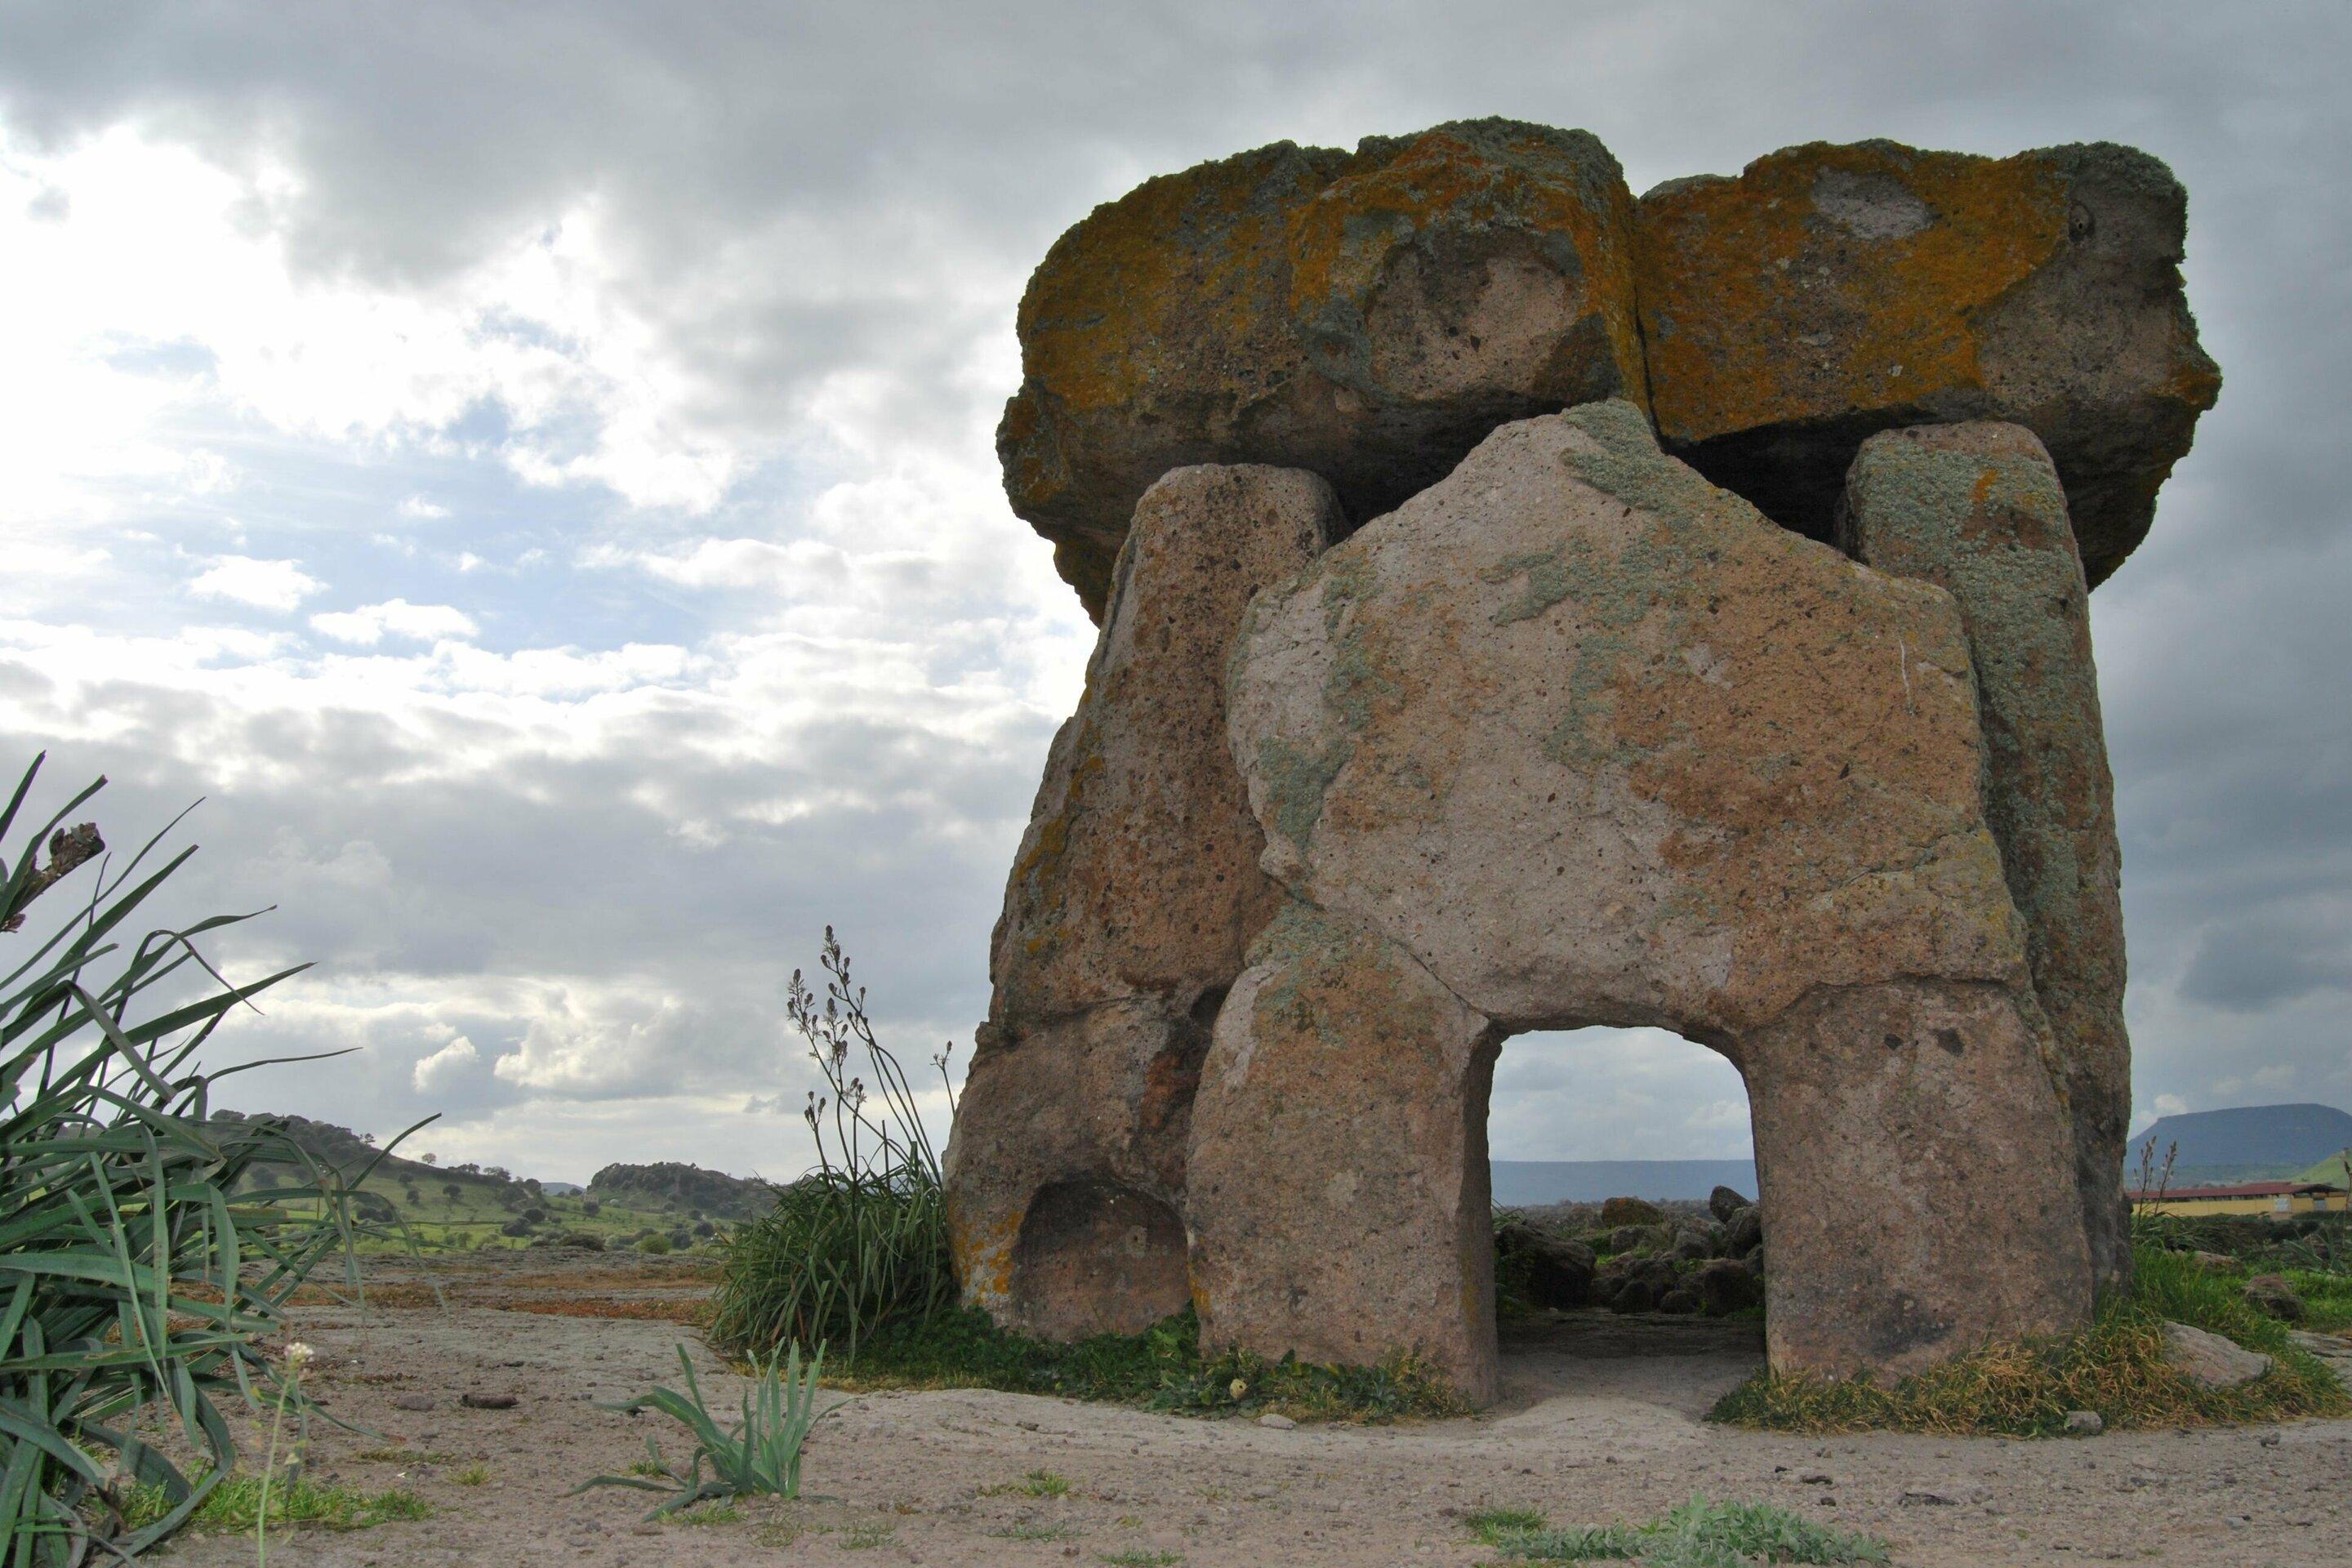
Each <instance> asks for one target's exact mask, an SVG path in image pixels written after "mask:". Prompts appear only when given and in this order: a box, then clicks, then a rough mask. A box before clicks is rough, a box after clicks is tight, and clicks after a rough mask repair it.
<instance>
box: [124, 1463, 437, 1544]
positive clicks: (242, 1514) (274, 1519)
mask: <svg viewBox="0 0 2352 1568" xmlns="http://www.w3.org/2000/svg"><path fill="white" fill-rule="evenodd" d="M169 1509H170V1503H169V1502H168V1500H167V1499H166V1497H165V1494H164V1491H163V1488H161V1487H141V1488H138V1489H136V1490H134V1491H133V1492H132V1493H131V1496H130V1498H129V1500H127V1501H126V1503H125V1505H124V1507H123V1510H122V1513H123V1518H124V1520H125V1521H127V1522H128V1523H129V1524H130V1525H131V1527H132V1528H133V1529H136V1528H139V1527H140V1526H142V1525H145V1524H148V1523H151V1522H152V1521H155V1520H158V1519H161V1518H163V1516H164V1514H165V1513H166V1512H168V1511H169ZM260 1514H261V1478H260V1477H258V1476H237V1477H233V1478H232V1479H228V1480H226V1481H223V1482H222V1483H221V1484H220V1485H219V1486H217V1487H215V1488H214V1489H213V1490H212V1491H211V1492H210V1493H209V1494H207V1495H206V1497H205V1500H204V1501H203V1502H202V1503H200V1504H198V1505H197V1507H196V1509H195V1511H194V1513H192V1514H190V1515H189V1517H188V1520H187V1524H188V1527H189V1528H191V1529H195V1530H245V1531H249V1530H251V1529H252V1528H253V1526H254V1522H255V1521H256V1520H257V1519H258V1518H259V1517H260ZM432 1517H433V1505H432V1504H430V1503H428V1502H426V1501H425V1500H424V1499H423V1498H421V1497H418V1496H417V1495H416V1494H415V1492H411V1491H403V1490H401V1489H397V1488H395V1489H392V1490H390V1491H381V1492H371V1491H363V1490H362V1489H359V1488H357V1487H347V1486H330V1485H321V1484H320V1483H318V1482H316V1481H310V1480H305V1479H293V1480H288V1479H284V1478H282V1477H281V1478H279V1479H278V1480H276V1481H274V1482H272V1483H271V1485H270V1488H269V1526H270V1528H271V1529H272V1530H276V1529H277V1528H278V1527H279V1526H280V1525H298V1524H308V1525H315V1526H317V1527H318V1528H320V1529H321V1530H334V1531H349V1530H371V1529H373V1528H374V1527H375V1526H377V1525H379V1524H391V1523H394V1522H395V1521H404V1520H417V1519H430V1518H432Z"/></svg>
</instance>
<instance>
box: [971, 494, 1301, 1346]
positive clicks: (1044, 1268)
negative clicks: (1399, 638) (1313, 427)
mask: <svg viewBox="0 0 2352 1568" xmlns="http://www.w3.org/2000/svg"><path fill="white" fill-rule="evenodd" d="M1339 526H1340V521H1339V503H1338V502H1337V500H1335V499H1334V498H1333V496H1332V494H1331V489H1330V487H1329V486H1328V485H1327V484H1325V483H1324V482H1323V481H1322V480H1321V479H1317V478H1316V477H1315V476H1313V475H1312V474H1306V473H1301V472H1298V471H1297V470H1296V469H1287V468H1265V467H1255V466H1238V467H1213V466H1204V467H1195V468H1179V469H1177V470H1175V471H1174V472H1172V473H1170V474H1168V475H1167V476H1165V477H1164V478H1162V479H1160V482H1159V483H1158V484H1156V485H1154V486H1153V487H1152V488H1151V489H1150V491H1149V492H1147V493H1146V494H1145V496H1144V497H1143V499H1142V500H1141V502H1140V503H1139V504H1138V506H1137V507H1136V509H1135V521H1134V527H1133V530H1132V531H1131V533H1130V534H1129V539H1128V542H1127V545H1126V548H1125V550H1124V551H1123V552H1122V553H1121V554H1120V557H1119V561H1118V574H1117V577H1116V590H1115V596H1114V599H1113V602H1112V607H1111V614H1110V617H1109V619H1108V622H1107V624H1106V625H1105V626H1104V627H1103V629H1102V632H1101V635H1100V636H1099V637H1098V638H1097V642H1096V646H1095V652H1094V657H1093V658H1092V660H1091V661H1090V662H1089V663H1088V665H1087V686H1086V692H1085V695H1084V696H1083V697H1082V698H1081V699H1080V700H1079V703H1078V710H1077V712H1076V714H1075V715H1073V716H1072V718H1071V719H1070V721H1068V722H1067V723H1066V724H1065V725H1064V726H1063V728H1062V731H1061V733H1060V734H1059V735H1057V736H1056V737H1055V742H1054V746H1053V750H1052V752H1051V754H1050V756H1049V758H1048V761H1047V763H1046V768H1045V780H1044V782H1043V783H1042V784H1040V785H1039V788H1038V794H1037V803H1036V806H1035V809H1034V813H1033V814H1032V817H1031V821H1030V825H1029V830H1028V833H1027V834H1026V836H1025V837H1024V838H1023V840H1022V846H1021V852H1020V855H1019V857H1018V858H1017V859H1016V860H1015V862H1014V864H1013V874H1012V876H1011V878H1010V879H1009V881H1008V884H1007V886H1006V889H1005V896H1004V912H1003V916H1002V918H1001V919H1000V920H999V921H998V922H997V928H996V936H995V942H994V945H993V948H992V953H991V959H990V964H989V969H990V978H991V980H992V982H993V986H994V990H993V994H992V997H991V999H990V1007H989V1022H988V1023H987V1025H985V1026H983V1027H982V1030H981V1033H980V1040H979V1048H978V1049H977V1050H976V1051H975V1052H974V1054H973V1058H972V1064H971V1074H970V1076H969V1078H968V1079H967V1081H966V1084H965V1087H964V1090H963V1095H962V1100H961V1107H960V1110H959V1112H958V1115H957V1117H956V1123H955V1129H954V1134H953V1136H952V1138H951V1139H950V1145H949V1149H948V1153H947V1162H946V1172H947V1180H948V1200H949V1214H950V1226H951V1228H952V1233H953V1238H954V1247H955V1256H956V1264H957V1274H958V1278H959V1279H960V1280H961V1284H962V1289H963V1294H964V1299H965V1300H967V1301H969V1302H971V1303H973V1304H975V1305H979V1306H982V1307H986V1308H988V1309H989V1310H992V1311H995V1312H997V1313H998V1314H999V1315H1000V1316H1001V1317H1003V1319H1004V1320H1005V1321H1009V1322H1013V1323H1015V1324H1017V1325H1019V1326H1020V1327H1022V1328H1024V1329H1025V1330H1027V1331H1032V1332H1036V1333H1044V1334H1048V1335H1051V1336H1053V1337H1055V1338H1079V1337H1083V1336H1084V1335H1086V1334H1088V1333H1097V1332H1121V1333H1125V1332H1133V1331H1137V1330H1139V1329H1142V1328H1145V1327H1148V1326H1150V1324H1151V1323H1153V1322H1155V1321H1158V1320H1160V1318H1162V1317H1165V1316H1166V1315H1167V1314H1169V1313H1170V1312H1173V1311H1177V1310H1181V1308H1182V1307H1183V1305H1184V1303H1185V1300H1187V1286H1186V1265H1185V1245H1184V1237H1183V1232H1182V1226H1181V1222H1180V1220H1179V1217H1178V1212H1177V1208H1176V1206H1175V1205H1176V1203H1177V1200H1178V1199H1179V1197H1180V1196H1181V1193H1182V1190H1183V1185H1184V1157H1185V1141H1186V1130H1187V1127H1188V1123H1189V1118H1190V1116H1191V1113H1192V1092H1193V1085H1194V1083H1195V1081H1196V1080H1197V1078H1198V1075H1199V1071H1200V1064H1201V1058H1202V1054H1203V1053H1204V1052H1205V1051H1206V1050H1207V1048H1208V1037H1209V1024H1210V1022H1211V1021H1212V1020H1213V1018H1214V1016H1215V1013H1216V1008H1217V1005H1218V1003H1219V1002H1220V1001H1221V1000H1222V999H1223V995H1224V992H1225V988H1226V987H1227V986H1229V985H1230V984H1233V980H1234V976H1235V975H1236V974H1238V973H1240V972H1241V969H1242V966H1243V963H1244V957H1245V955H1246V952H1247V949H1248V946H1249V943H1250V941H1251V939H1252V938H1254V937H1255V935H1256V934H1257V933H1258V931H1260V930H1261V929H1262V928H1263V927H1264V926H1265V923H1266V922H1267V921H1269V920H1271V919H1272V918H1273V916H1274V914H1275V911H1276V910H1277V909H1278V908H1279V907H1280V905H1281V902H1282V894H1281V889H1279V887H1278V886H1277V885H1276V883H1275V882H1274V881H1273V880H1272V879H1269V878H1267V877H1266V876H1265V874H1264V873H1263V872H1262V871H1260V870H1259V869H1258V867H1257V864H1256V862H1257V858H1258V855H1259V850H1260V847H1261V846H1260V841H1259V835H1258V831H1257V826H1256V824H1255V820H1254V819H1253V818H1252V817H1251V816H1250V813H1249V808H1248V804H1247V800H1246V798H1245V796H1244V792H1243V789H1242V782H1241V776H1240V774H1239V773H1237V772H1236V771H1235V769H1234V764H1233V760H1232V756H1231V753H1230V752H1229V750H1228V749H1227V745H1226V741H1225V721H1224V697H1223V679H1222V678H1223V665H1224V658H1225V647H1226V644H1227V642H1228V641H1229V639H1230V637H1231V635H1232V631H1233V628H1234V626H1235V624H1236V623H1237V622H1238V621H1239V619H1240V617H1241V614H1242V611H1243V608H1244V605H1247V604H1248V602H1249V598H1250V595H1252V594H1254V593H1255V592H1256V591H1257V590H1258V589H1259V588H1260V587H1262V586H1263V585H1265V584H1268V583H1272V582H1277V581H1281V580H1283V579H1286V578H1287V577H1289V576H1290V575H1292V574H1294V573H1296V572H1297V571H1298V570H1299V569H1300V568H1301V567H1303V566H1304V565H1306V563H1307V562H1309V561H1311V560H1312V559H1313V558H1314V557H1315V555H1316V554H1317V553H1318V552H1320V551H1321V550H1322V549H1323V548H1324V547H1325V546H1326V545H1327V544H1328V542H1330V540H1331V538H1332V537H1333V536H1334V535H1335V534H1336V532H1337V531H1338V530H1339Z"/></svg>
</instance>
